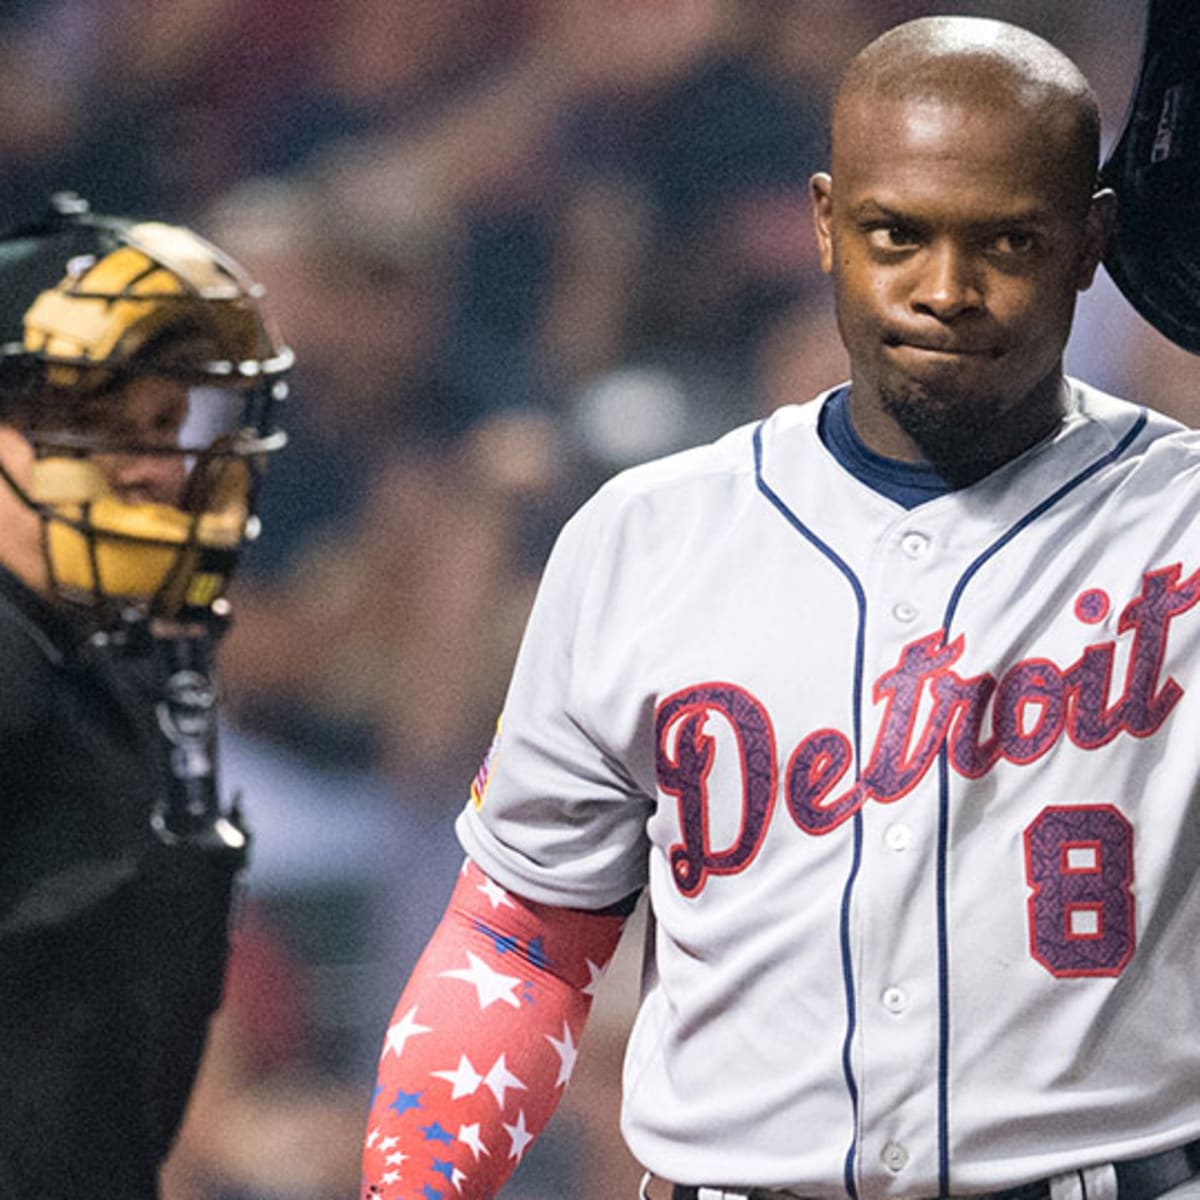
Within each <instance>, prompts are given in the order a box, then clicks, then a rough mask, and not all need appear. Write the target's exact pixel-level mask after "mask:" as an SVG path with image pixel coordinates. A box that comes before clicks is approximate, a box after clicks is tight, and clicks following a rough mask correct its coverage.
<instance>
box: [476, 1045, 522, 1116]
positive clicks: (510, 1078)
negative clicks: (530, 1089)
mask: <svg viewBox="0 0 1200 1200" xmlns="http://www.w3.org/2000/svg"><path fill="white" fill-rule="evenodd" d="M483 1082H484V1084H485V1085H486V1087H487V1089H488V1091H489V1092H491V1093H492V1095H493V1096H495V1097H496V1103H497V1104H498V1105H499V1106H500V1107H501V1108H503V1107H504V1093H505V1092H506V1091H507V1090H508V1089H509V1088H513V1089H514V1090H516V1091H522V1092H523V1091H524V1090H525V1085H524V1083H522V1082H521V1080H519V1079H518V1078H517V1077H516V1076H515V1075H514V1074H513V1073H512V1072H511V1071H510V1070H509V1069H508V1063H506V1062H505V1061H504V1055H503V1054H502V1055H500V1057H499V1058H498V1059H496V1061H495V1062H494V1063H492V1069H491V1070H490V1071H489V1072H488V1073H487V1076H486V1077H485V1079H484V1081H483Z"/></svg>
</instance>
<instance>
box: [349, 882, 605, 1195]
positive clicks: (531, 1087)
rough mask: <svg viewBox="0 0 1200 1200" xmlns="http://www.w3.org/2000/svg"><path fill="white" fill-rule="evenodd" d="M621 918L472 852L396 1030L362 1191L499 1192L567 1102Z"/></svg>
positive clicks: (382, 1074)
mask: <svg viewBox="0 0 1200 1200" xmlns="http://www.w3.org/2000/svg"><path fill="white" fill-rule="evenodd" d="M623 924H624V917H622V916H620V915H610V914H606V913H596V912H582V911H579V910H575V909H569V908H559V907H553V906H548V905H539V904H536V903H532V902H530V901H526V900H523V899H521V898H520V897H518V896H515V895H513V894H511V893H508V892H506V891H505V890H504V889H503V888H501V887H500V886H499V885H498V884H497V883H496V882H495V881H494V880H491V879H489V878H487V876H485V875H484V874H483V872H481V871H480V870H479V869H478V867H476V866H475V865H474V864H472V863H467V864H466V866H465V867H464V869H463V873H462V875H461V877H460V878H459V881H458V884H457V886H456V888H455V890H454V894H453V895H452V896H451V898H450V902H449V904H448V906H447V908H446V913H445V915H444V917H443V919H442V922H441V924H440V925H439V926H438V928H437V929H436V930H435V931H434V934H433V936H432V938H431V939H430V941H429V944H428V946H427V947H426V949H425V952H424V953H423V954H422V956H421V958H420V960H419V961H418V963H417V966H416V968H415V969H414V971H413V973H412V975H411V977H410V978H409V981H408V984H407V986H406V987H405V990H404V992H403V994H402V995H401V997H400V999H399V1002H398V1003H397V1005H396V1009H395V1013H394V1016H393V1018H392V1023H391V1026H390V1027H389V1029H388V1031H387V1035H386V1037H385V1039H384V1046H383V1051H382V1054H381V1057H380V1061H379V1073H378V1078H377V1082H376V1087H375V1094H374V1098H373V1100H372V1104H371V1112H370V1116H369V1118H368V1122H367V1132H366V1141H365V1145H364V1148H363V1160H362V1161H363V1185H362V1193H361V1194H362V1197H363V1200H399V1198H400V1197H409V1196H427V1197H430V1198H431V1200H433V1198H436V1197H444V1198H449V1197H451V1196H453V1197H456V1198H458V1200H489V1198H490V1197H493V1196H495V1195H496V1194H497V1193H498V1192H499V1190H500V1188H501V1186H502V1185H503V1184H504V1182H505V1180H507V1179H508V1177H509V1176H510V1175H511V1174H512V1172H513V1171H514V1170H515V1169H516V1167H517V1166H518V1165H519V1164H520V1162H521V1160H522V1158H523V1157H524V1155H525V1152H526V1150H527V1149H528V1147H529V1146H530V1144H531V1143H532V1142H533V1141H534V1139H535V1138H536V1137H537V1136H538V1134H539V1133H540V1132H541V1131H542V1130H543V1129H544V1128H545V1126H546V1124H547V1122H548V1121H549V1120H550V1118H551V1116H552V1115H553V1113H554V1111H555V1109H556V1108H557V1106H558V1102H559V1100H560V1098H561V1096H562V1094H563V1090H564V1088H565V1087H566V1085H567V1082H568V1080H569V1079H570V1077H571V1072H572V1069H573V1067H574V1065H575V1057H576V1053H577V1047H578V1045H579V1040H580V1037H581V1036H582V1033H583V1026H584V1021H585V1020H586V1017H587V1014H588V1011H589V1009H590V1007H591V1003H592V996H593V994H594V988H595V984H596V982H597V980H598V979H599V977H600V975H601V974H602V973H603V970H604V968H605V967H606V966H607V965H608V962H609V961H610V959H611V958H612V955H613V952H614V951H615V950H616V947H617V942H618V941H619V940H620V935H621V929H622V926H623Z"/></svg>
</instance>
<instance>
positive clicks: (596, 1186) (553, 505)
mask: <svg viewBox="0 0 1200 1200" xmlns="http://www.w3.org/2000/svg"><path fill="white" fill-rule="evenodd" d="M933 12H953V13H962V14H976V15H984V16H995V17H1001V18H1004V19H1007V20H1012V21H1015V22H1017V23H1020V24H1024V25H1027V26H1028V27H1029V28H1032V29H1034V30H1035V31H1037V32H1039V33H1041V34H1043V35H1045V36H1047V37H1049V38H1050V39H1051V40H1053V41H1054V42H1055V43H1056V44H1058V45H1059V46H1061V47H1062V48H1063V49H1064V50H1066V51H1067V52H1068V53H1069V54H1071V55H1072V56H1073V57H1074V58H1075V59H1076V60H1077V61H1078V62H1079V63H1080V65H1081V66H1082V67H1083V68H1084V70H1085V71H1086V72H1087V73H1088V75H1089V77H1090V78H1091V79H1092V80H1093V82H1094V84H1095V85H1096V87H1097V90H1098V91H1099V93H1100V98H1101V103H1102V106H1103V110H1104V114H1105V132H1106V137H1107V138H1108V139H1109V141H1110V142H1111V140H1113V139H1114V138H1115V135H1116V133H1117V132H1118V131H1119V129H1120V126H1121V124H1122V122H1123V120H1124V117H1125V112H1126V106H1127V104H1128V101H1129V97H1130V93H1131V89H1132V86H1133V81H1134V75H1135V72H1136V68H1137V58H1138V54H1139V51H1140V41H1141V33H1142V21H1143V4H1142V3H1141V2H1139V0H1134V2H1131V0H1075V2H1073V3H1064V2H1063V0H990V2H988V0H978V2H974V3H955V2H946V3H941V4H930V3H926V2H924V0H337V2H329V0H4V3H3V5H0V112H2V113H3V120H2V121H0V218H2V219H3V221H4V223H5V224H8V223H11V222H15V221H17V220H20V219H24V218H27V217H29V216H30V215H33V214H34V213H36V212H37V211H39V210H40V209H41V207H42V206H43V205H44V204H45V200H46V197H47V196H48V194H50V193H51V192H54V191H57V190H64V189H69V190H75V191H78V192H80V193H81V194H82V195H84V196H85V197H86V198H87V199H88V200H90V201H91V203H92V206H93V207H94V208H95V209H97V210H101V211H109V212H120V213H133V214H137V215H141V216H153V217H161V218H165V219H169V220H175V221H180V222H183V223H185V224H190V225H192V226H193V227H194V228H196V229H198V230H199V231H200V232H202V233H205V234H206V235H208V236H210V237H211V238H213V239H214V240H215V241H217V242H218V243H219V244H220V245H222V246H223V247H224V248H225V249H227V250H229V251H230V252H232V253H233V254H234V255H235V256H237V257H238V258H240V259H241V260H242V261H243V262H244V263H245V264H246V265H247V266H248V267H249V268H250V269H251V271H252V273H254V274H255V275H256V276H257V277H258V278H259V279H260V280H261V281H262V282H263V283H264V284H265V285H266V287H267V291H268V296H269V302H270V305H271V309H272V311H273V313H274V314H275V318H276V320H277V322H278V324H279V326H280V327H281V329H282V330H283V332H284V335H285V337H286V339H287V340H288V341H289V342H290V343H291V345H292V346H293V347H294V348H295V350H296V353H297V356H298V362H299V367H298V369H297V371H296V373H295V377H294V380H293V389H292V398H291V401H290V409H289V412H288V416H287V424H288V427H289V430H290V434H291V445H290V447H289V448H288V449H287V450H286V451H285V452H284V453H283V454H282V455H281V456H279V458H278V459H277V460H276V462H275V464H274V467H273V471H272V474H271V476H270V477H269V479H268V485H267V488H266V496H265V507H264V513H263V518H264V535H263V537H262V539H261V542H260V543H259V544H258V545H257V546H255V547H254V549H253V550H252V551H251V553H250V554H249V555H248V557H247V560H246V562H245V569H244V571H243V572H242V574H241V576H240V578H239V580H238V582H237V585H236V588H235V593H234V597H233V598H234V602H235V623H234V627H233V630H232V632H231V634H230V635H229V638H228V641H227V643H226V645H225V647H224V649H223V652H222V672H223V691H224V697H225V705H226V714H227V728H226V731H225V742H224V751H223V756H224V761H223V771H224V776H225V781H226V787H227V789H229V790H238V791H240V792H241V793H242V797H243V805H244V808H245V810H246V812H247V813H248V816H249V819H250V820H251V821H252V822H253V825H254V828H255V831H256V841H255V845H254V855H253V860H252V866H251V871H250V875H249V880H248V886H247V896H246V903H245V905H244V907H243V910H242V914H241V918H240V920H239V923H238V929H237V944H236V951H235V956H234V965H233V969H232V974H231V978H230V982H229V987H228V991H227V1000H226V1004H225V1007H224V1010H223V1012H222V1015H221V1017H220V1020H219V1023H218V1027H217V1031H216V1034H215V1036H214V1039H213V1044H212V1049H211V1053H210V1056H209V1060H208V1062H207V1063H206V1067H205V1072H204V1075H203V1078H202V1081H201V1084H200V1087H199V1089H198V1092H197V1095H196V1098H195V1101H194V1104H193V1107H192V1112H191V1115H190V1117H189V1122H188V1125H187V1127H186V1130H185V1133H184V1135H183V1137H182V1139H181V1142H180V1144H179V1147H178V1149H177V1151H176V1154H175V1156H174V1158H173V1160H172V1163H171V1165H170V1167H169V1169H168V1172H167V1178H166V1196H167V1200H325V1198H326V1197H330V1198H332V1197H341V1198H344V1197H347V1196H352V1195H354V1194H355V1192H356V1188H357V1181H358V1156H359V1146H360V1142H361V1133H362V1124H363V1120H364V1118H365V1112H366V1108H367V1103H368V1101H369V1097H370V1091H371V1084H372V1082H373V1076H374V1064H375V1056H376V1053H377V1050H378V1047H379V1044H380V1039H381V1037H382V1034H383V1031H384V1029H385V1027H386V1023H387V1020H388V1016H389V1014H390V1011H391V1005H392V1002H393V1000H394V998H395V996H396V993H397V991H398V988H399V986H400V983H401V982H402V980H403V979H404V977H405V976H406V974H407V972H408V970H409V968H410V967H411V966H412V964H413V962H414V960H415V958H416V955H417V953H418V951H419V948H420V946H421V944H422V943H423V941H424V939H425V937H426V936H427V935H428V933H429V931H430V930H431V929H432V927H433V925H434V924H435V923H436V920H437V918H438V915H439V914H440V911H441V908H442V905H443V903H444V901H445V899H446V897H447V896H448V894H449V891H450V888H451V886H452V882H453V875H454V872H455V868H456V866H457V864H458V862H459V851H458V849H457V846H456V843H455V841H454V837H453V832H452V828H451V825H452V820H453V817H454V815H455V813H456V812H457V811H458V808H459V807H460V805H461V804H462V802H463V800H464V798H465V795H466V787H467V784H468V782H469V781H470V779H471V778H472V776H473V775H474V773H475V770H476V767H477V765H478V763H479V760H480V758H481V757H482V755H483V753H484V751H485V749H486V747H487V744H488V741H489V740H490V734H491V729H492V726H493V724H494V722H495V719H496V715H497V712H498V710H499V708H500V705H501V702H502V698H503V689H504V685H505V681H506V678H507V675H508V672H509V669H510V667H511V664H512V659H513V655H514V653H515V649H516V645H517V641H518V638H519V636H520V632H521V628H522V625H523V622H524V619H525V616H526V613H527V611H528V606H529V603H530V600H531V597H532V593H533V589H534V587H535V586H536V582H537V578H538V574H539V571H540V568H541V565H542V563H543V561H544V558H545V555H546V553H547V551H548V549H549V546H550V544H551V541H552V539H553V537H554V534H555V532H556V530H557V529H558V527H559V526H560V525H561V524H562V522H563V520H564V519H565V518H566V517H567V516H568V515H569V513H570V512H571V511H572V510H573V509H574V508H575V507H576V506H577V505H578V503H579V502H580V501H581V500H582V499H583V498H584V497H585V496H586V495H587V494H588V493H589V492H590V491H591V490H593V488H594V487H595V486H596V485H597V484H598V483H599V482H600V481H601V480H603V479H604V478H605V477H607V476H608V475H610V474H612V473H613V472H615V471H617V470H619V469H621V468H622V467H624V466H627V465H630V464H632V463H635V462H637V461H640V460H642V459H645V458H647V457H650V456H653V455H657V454H661V453H665V452H669V451H672V450H675V449H679V448H682V447H684V446H687V445H690V444H694V443H697V442H700V441H704V440H708V439H709V438H711V437H712V436H714V435H715V434H716V433H718V432H720V431H721V430H723V429H726V428H730V427H732V426H734V425H736V424H740V423H742V422H744V421H747V420H751V419H753V418H755V417H757V416H760V415H762V414H765V413H767V412H769V411H770V410H771V409H773V408H774V407H776V406H777V405H780V404H784V403H791V402H800V401H804V400H807V399H809V398H810V397H812V396H813V395H814V394H815V393H816V392H817V391H818V390H820V389H822V388H825V387H828V386H830V385H832V384H834V383H837V382H839V381H840V380H841V379H842V377H843V375H844V373H845V369H846V368H845V362H844V358H843V355H842V352H841V348H840V345H839V343H838V341H837V338H836V333H835V330H834V327H833V323H832V319H831V315H830V311H829V310H830V303H829V299H830V298H829V292H828V287H827V281H826V280H825V278H824V277H823V276H822V275H821V274H820V272H819V270H818V267H817V262H816V246H815V241H814V238H813V236H812V233H811V225H810V218H809V212H808V198H807V188H806V183H807V179H808V177H809V175H810V174H811V173H812V172H813V171H814V170H817V169H820V168H822V167H823V166H824V165H825V139H826V117H827V106H828V100H829V96H830V92H831V89H832V86H833V83H834V80H835V78H836V76H837V74H838V72H839V70H840V68H841V66H842V65H843V64H844V63H845V61H846V60H847V59H848V58H849V57H850V56H851V55H852V54H853V53H854V52H855V51H856V50H857V49H858V48H859V47H860V46H862V45H863V44H865V43H866V42H867V41H868V40H869V39H870V38H871V37H873V36H875V35H876V34H877V33H879V32H881V31H882V30H883V29H884V28H886V27H888V26H889V25H891V24H893V23H895V22H897V21H899V20H903V19H906V18H910V17H915V16H922V15H926V14H928V13H933ZM1068 369H1069V370H1071V371H1072V372H1073V373H1076V374H1079V375H1081V376H1082V377H1084V378H1087V379H1089V380H1090V381H1091V382H1093V383H1096V384H1098V385H1099V386H1102V387H1105V388H1107V389H1109V390H1112V391H1116V392H1118V393H1122V394H1126V395H1129V396H1130V397H1131V398H1135V399H1137V400H1139V401H1141V402H1143V403H1147V404H1150V405H1152V406H1156V407H1159V408H1162V409H1164V410H1165V411H1168V412H1170V413H1172V414H1174V415H1175V416H1177V417H1179V418H1180V419H1182V420H1184V421H1186V422H1188V423H1200V399H1198V398H1197V395H1196V384H1197V381H1198V376H1200V373H1198V371H1197V364H1196V360H1195V359H1194V358H1192V357H1190V356H1188V355H1186V354H1184V353H1183V352H1182V351H1179V350H1177V349H1175V348H1174V347H1172V346H1170V345H1169V344H1168V343H1166V342H1165V341H1164V339H1162V338H1161V337H1160V336H1159V335H1158V334H1156V333H1154V332H1153V331H1152V330H1151V329H1150V328H1149V327H1148V326H1146V325H1145V324H1144V323H1142V322H1141V321H1140V320H1139V319H1138V318H1137V317H1136V316H1135V315H1134V314H1133V312H1132V310H1131V309H1129V308H1128V306H1127V305H1126V304H1125V303H1124V301H1123V300H1122V299H1121V297H1120V296H1119V295H1118V294H1117V293H1116V290H1115V288H1114V287H1113V286H1112V284H1111V283H1110V281H1109V280H1108V278H1107V276H1102V277H1101V279H1100V280H1099V281H1098V283H1097V285H1096V286H1095V287H1094V288H1093V289H1092V290H1091V291H1090V292H1089V293H1088V294H1087V296H1086V297H1085V298H1084V301H1083V303H1082V305H1081V316H1080V321H1079V323H1078V325H1077V332H1076V335H1075V337H1074V339H1073V341H1072V343H1071V346H1070V348H1069V354H1068ZM637 952H638V947H637V944H636V933H634V934H631V936H630V939H629V944H628V946H626V947H623V950H622V954H621V957H620V958H619V963H618V966H617V967H616V968H615V969H614V971H613V972H612V973H611V974H610V979H609V981H608V982H607V984H606V987H605V990H604V991H603V993H602V995H601V1000H600V1003H599V1011H598V1012H597V1014H596V1016H595V1019H594V1021H593V1023H592V1026H591V1027H589V1030H588V1033H587V1036H586V1037H585V1039H584V1044H583V1049H584V1053H583V1056H582V1058H581V1060H580V1067H579V1069H578V1071H577V1076H576V1080H575V1083H574V1086H573V1088H572V1089H571V1090H569V1092H568V1100H567V1102H566V1104H565V1105H564V1107H563V1109H562V1111H561V1113H560V1115H559V1116H558V1117H556V1119H555V1121H554V1123H553V1125H552V1127H551V1130H550V1131H549V1133H548V1135H547V1137H546V1138H545V1139H544V1140H543V1142H542V1143H541V1144H540V1145H539V1147H538V1149H537V1151H536V1152H535V1153H534V1154H533V1155H532V1156H531V1157H530V1158H529V1159H527V1161H526V1163H525V1164H523V1165H522V1167H521V1169H520V1171H519V1173H518V1176H517V1178H516V1180H515V1181H514V1183H513V1185H512V1186H511V1188H510V1189H509V1190H508V1191H507V1192H506V1195H507V1196H511V1197H513V1198H514V1200H550V1198H556V1200H557V1198H564V1197H569V1198H571V1200H613V1198H615V1197H621V1196H632V1195H634V1194H635V1193H636V1179H637V1175H638V1171H637V1169H636V1167H634V1165H633V1164H632V1163H631V1162H630V1161H629V1159H628V1156H627V1155H626V1154H625V1152H624V1150H623V1149H622V1148H621V1146H620V1144H619V1141H618V1140H617V1132H616V1129H617V1104H618V1078H619V1055H620V1050H621V1043H622V1038H623V1034H624V1029H625V1026H626V1023H627V1021H628V1018H629V1015H630V1012H631V1009H632V1003H633V998H634V995H635V992H636V986H637Z"/></svg>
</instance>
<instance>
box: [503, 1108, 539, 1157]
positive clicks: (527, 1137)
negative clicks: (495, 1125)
mask: <svg viewBox="0 0 1200 1200" xmlns="http://www.w3.org/2000/svg"><path fill="white" fill-rule="evenodd" d="M504 1132H505V1133H507V1134H508V1136H509V1137H510V1138H511V1139H512V1146H511V1147H510V1148H509V1151H508V1157H509V1158H515V1159H516V1160H517V1162H520V1161H521V1156H522V1155H523V1154H524V1153H525V1147H526V1146H528V1145H529V1143H530V1142H532V1141H533V1134H532V1133H530V1132H529V1130H528V1129H527V1128H526V1127H525V1110H524V1109H521V1111H520V1112H519V1113H517V1123H516V1124H515V1125H509V1124H507V1123H505V1126H504Z"/></svg>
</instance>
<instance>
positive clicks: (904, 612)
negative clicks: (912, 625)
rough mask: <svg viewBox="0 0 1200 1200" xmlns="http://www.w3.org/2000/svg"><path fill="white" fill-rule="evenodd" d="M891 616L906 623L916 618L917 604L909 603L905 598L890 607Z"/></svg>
mask: <svg viewBox="0 0 1200 1200" xmlns="http://www.w3.org/2000/svg"><path fill="white" fill-rule="evenodd" d="M892 616H893V617H895V618H896V620H897V621H903V622H904V624H905V625H907V624H908V623H909V622H910V621H915V620H916V619H917V606H916V605H915V604H909V602H908V601H907V600H901V601H900V603H899V604H897V605H896V606H895V608H893V609H892Z"/></svg>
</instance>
